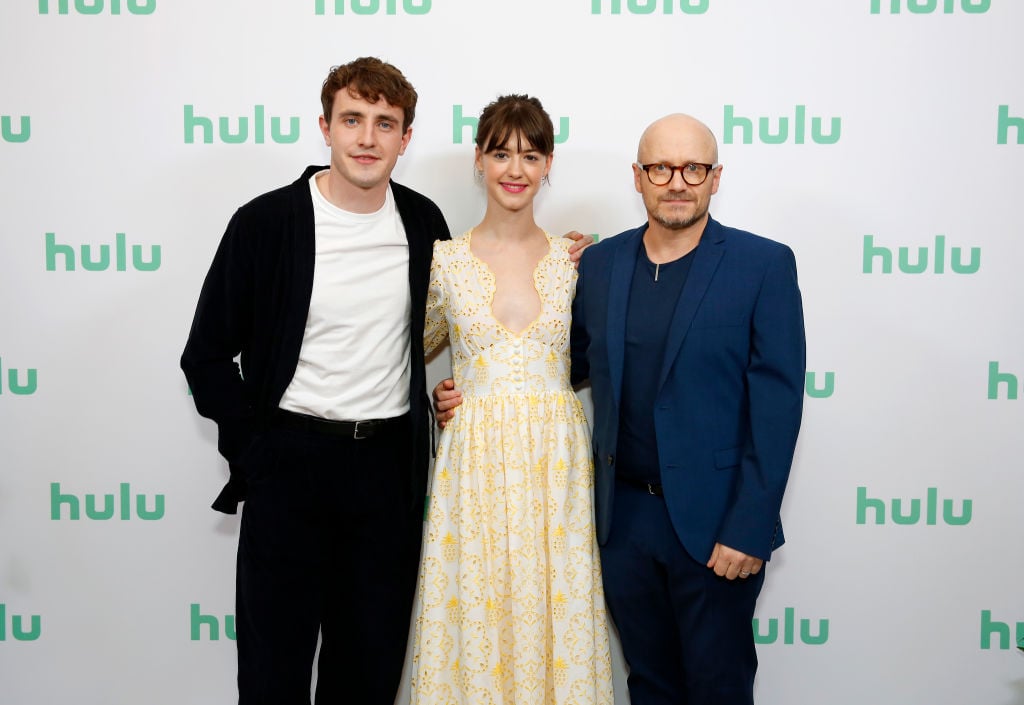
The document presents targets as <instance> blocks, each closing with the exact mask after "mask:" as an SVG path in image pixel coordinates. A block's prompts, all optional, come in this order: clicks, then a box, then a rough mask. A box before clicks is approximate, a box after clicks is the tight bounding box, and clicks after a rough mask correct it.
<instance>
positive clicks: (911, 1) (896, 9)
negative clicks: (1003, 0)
mask: <svg viewBox="0 0 1024 705" xmlns="http://www.w3.org/2000/svg"><path fill="white" fill-rule="evenodd" d="M990 4H991V2H990V0H959V2H958V1H957V0H941V2H940V0H871V14H872V15H880V14H882V13H883V12H885V10H883V9H882V8H883V7H885V6H886V5H888V6H889V14H891V15H898V14H900V12H901V11H902V8H903V7H906V8H907V10H908V11H909V12H911V13H912V14H915V15H930V14H931V13H933V12H935V11H936V10H938V9H939V8H940V7H941V8H942V12H943V14H946V15H952V14H953V13H954V12H956V8H957V5H959V6H960V9H961V10H963V11H964V12H966V13H968V14H972V15H980V14H981V13H983V12H988V7H989V5H990Z"/></svg>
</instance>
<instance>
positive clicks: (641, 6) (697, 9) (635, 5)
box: [590, 0, 710, 15]
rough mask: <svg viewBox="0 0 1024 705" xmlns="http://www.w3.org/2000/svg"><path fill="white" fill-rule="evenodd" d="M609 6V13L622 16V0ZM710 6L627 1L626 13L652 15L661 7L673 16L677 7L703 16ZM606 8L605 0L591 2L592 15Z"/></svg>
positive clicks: (695, 0) (674, 0)
mask: <svg viewBox="0 0 1024 705" xmlns="http://www.w3.org/2000/svg"><path fill="white" fill-rule="evenodd" d="M607 4H608V12H609V13H611V14H613V15H621V14H622V0H610V1H609V2H608V3H607ZM709 4H710V1H709V0H661V1H660V2H659V0H626V12H628V13H629V14H631V15H650V14H652V13H654V12H657V10H658V6H659V5H660V6H661V12H662V14H665V15H671V14H672V13H673V12H675V11H676V7H678V8H679V11H680V12H682V13H683V14H684V15H703V14H704V13H705V12H707V11H708V5H709ZM604 6H605V2H604V0H590V14H592V15H600V14H603V13H604Z"/></svg>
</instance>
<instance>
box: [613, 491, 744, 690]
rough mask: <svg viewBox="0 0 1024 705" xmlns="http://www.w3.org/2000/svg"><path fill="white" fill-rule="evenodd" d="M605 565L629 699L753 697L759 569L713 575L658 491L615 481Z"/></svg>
mask: <svg viewBox="0 0 1024 705" xmlns="http://www.w3.org/2000/svg"><path fill="white" fill-rule="evenodd" d="M601 566H602V570H603V571H604V592H605V599H606V600H607V603H608V609H609V612H610V613H611V616H612V620H613V621H614V623H615V627H616V629H617V630H618V633H619V638H620V641H621V642H622V651H623V655H624V656H625V658H626V662H627V663H628V664H629V680H628V685H629V697H630V701H631V702H632V705H751V704H752V703H753V690H754V673H755V672H756V671H757V655H756V654H755V652H754V634H753V629H752V627H751V620H752V619H753V617H754V606H755V602H756V601H757V596H758V594H759V593H760V591H761V585H762V584H763V583H764V570H763V569H762V570H761V572H760V573H758V574H757V575H752V576H750V577H749V578H747V579H739V578H737V579H736V580H732V581H730V580H726V579H725V578H720V577H718V576H717V575H715V573H714V571H712V570H711V569H709V568H708V567H707V566H706V565H704V564H703V563H701V562H698V561H696V560H694V559H693V558H692V557H691V556H690V555H689V554H688V553H687V552H686V549H685V548H683V545H682V544H681V543H680V542H679V539H678V537H677V536H676V533H675V531H674V530H673V528H672V524H671V521H670V519H669V515H668V511H667V509H666V507H665V500H664V499H663V498H661V497H656V496H654V495H651V494H649V493H647V492H646V490H643V489H639V488H637V487H634V486H632V485H626V484H624V483H621V482H619V483H616V486H615V505H614V507H613V513H612V525H611V534H610V535H609V537H608V542H607V543H606V544H605V545H604V546H602V547H601Z"/></svg>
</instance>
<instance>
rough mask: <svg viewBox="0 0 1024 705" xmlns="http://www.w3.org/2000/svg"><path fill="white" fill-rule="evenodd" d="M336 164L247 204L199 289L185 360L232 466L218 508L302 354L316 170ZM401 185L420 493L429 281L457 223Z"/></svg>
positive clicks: (230, 503) (234, 490)
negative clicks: (442, 243) (436, 250)
mask: <svg viewBox="0 0 1024 705" xmlns="http://www.w3.org/2000/svg"><path fill="white" fill-rule="evenodd" d="M326 168H327V167H323V166H310V167H307V168H306V170H305V172H303V174H302V176H300V177H299V178H298V179H297V180H296V181H294V182H293V183H291V184H289V185H288V186H284V187H282V188H279V189H276V190H274V191H270V192H269V193H265V194H263V195H261V196H258V197H256V198H255V199H253V200H252V201H250V202H249V203H247V204H245V205H244V206H242V207H241V208H239V209H238V210H237V211H236V212H235V214H234V216H233V217H232V218H231V221H230V222H229V223H228V227H227V230H226V231H225V233H224V237H223V238H222V239H221V242H220V246H219V247H218V248H217V253H216V254H215V255H214V258H213V264H212V265H211V266H210V271H209V273H208V274H207V275H206V280H205V282H203V288H202V291H201V293H200V294H199V303H198V305H197V307H196V314H195V318H194V320H193V322H192V330H191V331H190V333H189V337H188V342H187V343H186V344H185V351H184V353H183V354H182V356H181V368H182V370H184V372H185V377H186V379H187V380H188V383H189V386H190V388H191V390H192V396H193V399H194V401H195V404H196V409H197V410H198V411H199V413H200V414H201V415H202V416H205V417H207V418H210V419H213V420H214V421H216V422H217V427H218V442H217V446H218V449H219V450H220V453H221V455H223V456H224V457H225V458H226V459H227V460H228V463H229V467H230V469H231V479H230V480H229V482H228V484H227V486H226V487H225V488H224V490H223V491H222V492H221V493H220V496H218V497H217V500H216V501H215V502H214V504H213V508H214V509H217V510H218V511H222V512H226V513H229V514H234V513H235V512H236V511H237V505H238V502H239V501H241V500H242V499H244V497H245V481H244V473H243V472H242V468H243V466H244V465H245V462H246V461H247V460H249V459H252V458H257V457H258V454H257V453H256V451H258V446H259V442H260V440H261V436H262V433H263V431H265V429H266V427H267V424H268V423H269V421H270V418H271V415H272V414H273V413H274V411H275V410H276V409H277V407H278V403H279V402H280V400H281V397H282V395H283V394H284V392H285V389H287V387H288V384H289V383H290V382H291V379H292V376H293V375H294V373H295V367H296V365H297V364H298V360H299V350H300V348H301V347H302V338H303V335H304V332H305V327H306V317H307V315H308V313H309V301H310V297H311V295H312V292H313V265H314V258H315V251H314V248H315V237H314V232H313V200H312V197H311V196H310V192H309V178H310V177H311V176H312V175H313V174H314V173H316V172H318V171H322V170H323V169H326ZM391 190H392V193H393V194H394V197H395V205H396V207H397V208H398V214H399V216H400V217H401V219H402V224H403V226H404V228H405V234H406V238H407V239H408V241H409V289H410V292H411V295H412V325H411V328H410V338H411V344H412V349H411V364H412V370H411V376H410V385H409V408H410V411H411V414H412V420H413V429H414V437H413V438H411V439H410V442H411V443H413V444H414V448H415V453H414V458H415V460H414V464H413V467H412V468H411V481H412V483H413V487H414V490H415V491H414V493H413V496H414V498H415V501H417V502H419V501H421V498H422V496H423V494H424V493H425V491H426V475H427V463H428V461H429V455H430V445H429V444H430V440H429V439H430V424H431V423H432V421H431V415H430V401H429V399H428V397H427V391H426V372H425V370H424V359H423V321H424V315H425V310H426V297H427V285H428V282H429V279H430V259H431V254H432V252H433V243H434V241H435V240H437V239H448V238H449V237H450V232H449V230H448V225H447V223H446V222H445V220H444V216H442V215H441V211H440V209H438V207H437V206H436V205H435V204H434V202H433V201H431V200H430V199H428V198H426V197H425V196H423V195H421V194H419V193H416V192H415V191H413V190H411V189H408V188H406V187H404V186H401V185H399V184H396V183H395V182H391ZM236 356H240V357H239V360H240V363H241V368H239V365H238V364H236V362H235V357H236Z"/></svg>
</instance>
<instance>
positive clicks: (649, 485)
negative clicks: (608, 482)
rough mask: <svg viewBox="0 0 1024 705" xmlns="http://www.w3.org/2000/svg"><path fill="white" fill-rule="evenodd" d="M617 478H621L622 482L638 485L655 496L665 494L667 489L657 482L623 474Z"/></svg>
mask: <svg viewBox="0 0 1024 705" xmlns="http://www.w3.org/2000/svg"><path fill="white" fill-rule="evenodd" d="M617 479H618V480H620V481H621V482H624V483H626V484H627V485H631V486H633V487H638V488H640V489H641V490H644V491H645V492H646V493H647V494H651V495H654V496H655V497H664V496H665V490H664V489H662V487H661V485H658V484H655V483H653V482H646V481H644V480H638V479H636V478H633V477H626V476H623V475H619V476H618V477H617Z"/></svg>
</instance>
